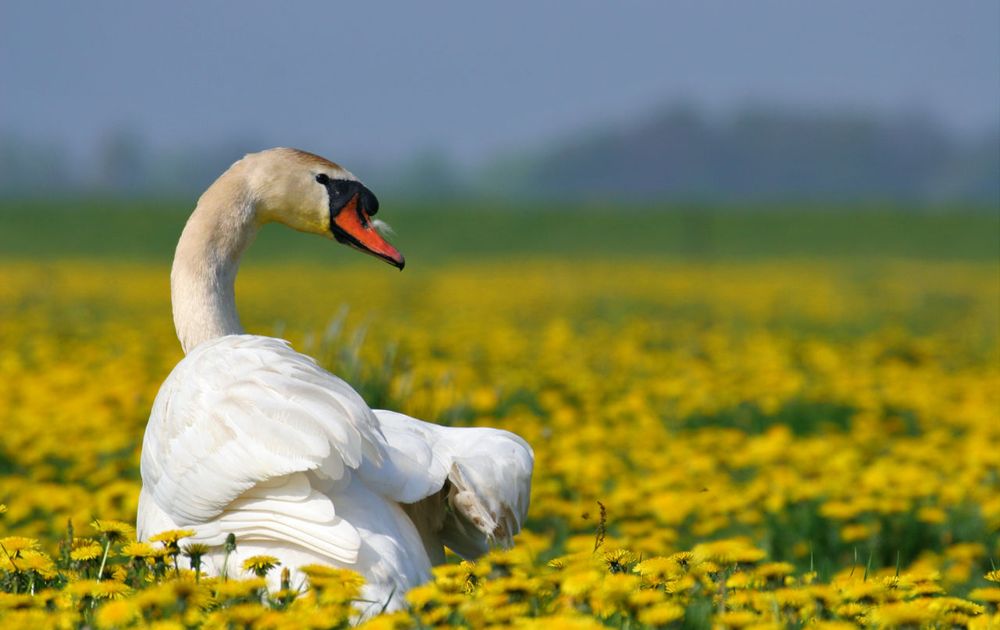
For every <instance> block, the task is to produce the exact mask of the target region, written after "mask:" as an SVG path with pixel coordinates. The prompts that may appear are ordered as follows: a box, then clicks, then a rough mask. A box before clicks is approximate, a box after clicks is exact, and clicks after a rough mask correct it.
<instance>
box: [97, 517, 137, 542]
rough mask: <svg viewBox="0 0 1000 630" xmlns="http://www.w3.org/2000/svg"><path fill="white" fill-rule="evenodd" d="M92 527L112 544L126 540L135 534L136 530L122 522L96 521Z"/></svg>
mask: <svg viewBox="0 0 1000 630" xmlns="http://www.w3.org/2000/svg"><path fill="white" fill-rule="evenodd" d="M90 526H91V527H93V528H94V529H95V530H96V531H97V532H98V533H101V534H104V536H105V537H106V538H107V539H108V540H110V541H112V542H117V541H119V540H124V539H126V538H129V537H131V536H132V535H134V534H135V528H133V527H132V526H131V525H129V524H128V523H123V522H122V521H112V520H95V521H93V522H92V523H91V524H90Z"/></svg>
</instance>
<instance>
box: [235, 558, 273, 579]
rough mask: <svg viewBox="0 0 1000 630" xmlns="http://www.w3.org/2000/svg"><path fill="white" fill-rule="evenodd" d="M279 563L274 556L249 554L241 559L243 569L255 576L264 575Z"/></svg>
mask: <svg viewBox="0 0 1000 630" xmlns="http://www.w3.org/2000/svg"><path fill="white" fill-rule="evenodd" d="M280 564H281V562H279V561H278V559H277V558H275V557H274V556H263V555H262V556H250V557H249V558H247V559H246V560H244V561H243V570H244V571H245V572H247V573H253V574H254V575H256V576H257V577H265V576H267V572H268V571H270V570H271V569H273V568H274V567H276V566H278V565H280Z"/></svg>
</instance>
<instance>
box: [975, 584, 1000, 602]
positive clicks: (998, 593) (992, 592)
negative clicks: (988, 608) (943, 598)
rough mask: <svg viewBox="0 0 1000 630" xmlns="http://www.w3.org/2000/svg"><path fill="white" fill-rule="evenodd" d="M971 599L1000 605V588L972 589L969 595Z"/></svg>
mask: <svg viewBox="0 0 1000 630" xmlns="http://www.w3.org/2000/svg"><path fill="white" fill-rule="evenodd" d="M969 599H974V600H976V601H978V602H988V603H990V604H1000V587H997V586H986V587H983V588H976V589H972V591H971V592H970V593H969Z"/></svg>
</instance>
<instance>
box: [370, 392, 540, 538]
mask: <svg viewBox="0 0 1000 630" xmlns="http://www.w3.org/2000/svg"><path fill="white" fill-rule="evenodd" d="M375 415H376V416H377V417H378V421H379V425H380V427H381V430H382V433H383V435H384V436H385V439H386V444H387V446H386V449H385V454H386V456H385V457H384V458H383V460H382V461H381V462H376V461H374V460H372V461H365V462H363V463H362V465H361V468H360V469H359V473H360V475H361V478H362V479H363V480H364V482H365V484H366V485H367V486H368V487H370V488H372V489H373V490H376V491H377V492H379V493H381V494H382V495H383V496H386V497H389V498H391V499H393V500H395V501H398V502H400V503H402V504H405V508H406V509H407V513H408V514H409V515H410V517H411V519H413V521H414V524H415V525H416V526H417V528H418V530H420V532H421V535H422V536H423V537H424V540H425V545H426V544H427V541H428V537H429V536H435V537H436V540H437V541H439V542H440V543H443V544H445V545H447V546H448V547H449V548H451V549H452V550H454V551H455V552H456V553H458V554H460V555H462V556H464V557H476V556H479V555H482V554H483V553H485V552H486V551H487V550H488V549H489V548H490V546H491V545H500V546H509V545H510V543H511V538H512V537H513V536H514V535H515V534H517V533H518V532H519V531H520V530H521V525H522V524H523V522H524V518H525V516H526V514H527V512H528V503H529V500H530V496H531V474H532V470H533V467H534V452H533V451H532V450H531V447H530V446H529V445H528V443H527V442H525V441H524V440H523V439H521V438H520V437H518V436H517V435H514V434H513V433H510V432H508V431H501V430H499V429H489V428H480V427H443V426H440V425H436V424H431V423H429V422H424V421H422V420H417V419H415V418H411V417H409V416H406V415H403V414H401V413H396V412H393V411H384V410H376V411H375ZM429 530H430V531H429ZM428 551H429V552H430V551H432V550H430V549H429V550H428ZM432 555H433V554H432Z"/></svg>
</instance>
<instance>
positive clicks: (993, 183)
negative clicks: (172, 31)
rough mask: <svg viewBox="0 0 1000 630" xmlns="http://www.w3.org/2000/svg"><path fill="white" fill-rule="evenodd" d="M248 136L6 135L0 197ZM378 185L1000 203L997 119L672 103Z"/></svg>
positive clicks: (373, 168)
mask: <svg viewBox="0 0 1000 630" xmlns="http://www.w3.org/2000/svg"><path fill="white" fill-rule="evenodd" d="M266 146H268V143H260V142H257V141H251V140H239V141H230V142H226V143H220V144H219V145H216V146H213V147H210V148H207V149H206V148H199V149H195V148H191V149H188V150H175V151H173V152H157V151H153V150H151V149H149V147H148V146H147V145H146V144H145V143H144V142H143V139H142V137H141V135H139V134H136V133H134V132H129V131H122V130H118V131H112V132H110V133H109V134H108V135H107V136H106V137H105V139H104V141H103V142H102V143H101V145H100V146H99V148H98V149H97V150H96V151H95V155H92V156H84V157H78V158H76V159H71V158H70V157H69V156H67V154H66V153H65V152H64V151H62V150H60V148H59V147H57V146H54V145H42V144H39V143H36V142H32V141H30V140H28V139H25V138H22V137H18V136H17V135H15V134H0V196H6V197H19V196H32V197H33V196H49V195H65V194H69V193H75V192H80V191H83V192H86V193H90V194H100V195H112V196H113V195H127V196H169V197H173V196H185V197H186V196H192V195H197V194H198V193H199V192H200V191H202V190H204V188H205V186H207V185H208V183H210V182H211V181H212V179H214V178H215V177H216V176H217V175H218V174H219V173H220V172H221V171H222V170H223V169H225V168H226V167H227V166H228V165H229V164H231V163H232V162H233V161H234V160H236V159H238V158H239V157H241V156H242V155H243V154H244V153H246V152H249V151H254V150H259V149H261V148H264V147H266ZM351 164H352V170H354V171H355V172H356V173H358V174H360V175H362V176H363V177H364V178H365V180H366V181H367V182H368V183H369V184H371V185H373V188H375V189H376V190H378V191H380V192H381V193H382V194H384V195H389V196H396V197H409V198H414V199H418V200H419V199H428V200H432V199H438V198H476V197H492V198H499V199H508V200H519V199H541V200H545V199H562V200H567V201H574V200H616V199H620V200H627V201H683V202H706V203H748V202H749V203H758V202H771V201H785V202H787V201H795V202H798V201H804V202H834V203H839V202H845V201H848V202H849V201H859V200H861V201H889V202H902V203H906V204H909V203H917V204H947V203H967V204H982V205H987V206H992V207H996V206H998V205H1000V127H998V128H996V129H992V130H987V131H984V132H983V133H981V134H979V135H978V136H976V137H969V136H962V135H960V134H958V133H956V132H954V131H952V130H949V129H948V128H946V127H945V126H943V125H942V124H940V123H939V122H937V121H935V120H933V119H931V118H928V117H922V116H913V115H910V116H905V115H904V116H895V117H891V116H887V115H876V114H872V113H855V112H835V111H831V112H817V111H802V110H791V109H775V108H756V109H748V110H743V111H739V112H734V113H731V114H729V115H725V116H712V115H709V114H707V113H705V112H704V111H702V110H700V109H699V108H694V107H678V106H674V107H667V108H664V109H662V110H661V111H659V112H658V113H655V114H654V115H651V116H647V117H645V118H644V119H642V120H638V121H633V122H630V123H627V124H622V125H606V126H605V127H603V128H597V129H593V130H591V131H588V132H579V133H575V134H572V135H569V136H567V137H565V138H564V139H554V140H550V141H547V142H545V143H543V144H541V145H539V146H537V147H533V148H532V147H529V148H526V149H525V150H524V151H523V152H520V153H516V154H513V155H508V156H505V157H502V158H497V159H495V160H492V161H489V162H487V163H486V165H485V166H477V167H472V168H470V167H463V166H460V165H457V164H455V163H454V162H453V161H451V160H449V159H448V158H447V156H446V155H444V154H442V153H434V152H430V153H422V154H419V155H416V156H414V157H413V158H412V159H410V160H408V161H406V162H404V163H402V164H386V163H381V164H380V163H371V164H367V165H364V164H362V165H358V164H356V162H355V161H352V162H351Z"/></svg>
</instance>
